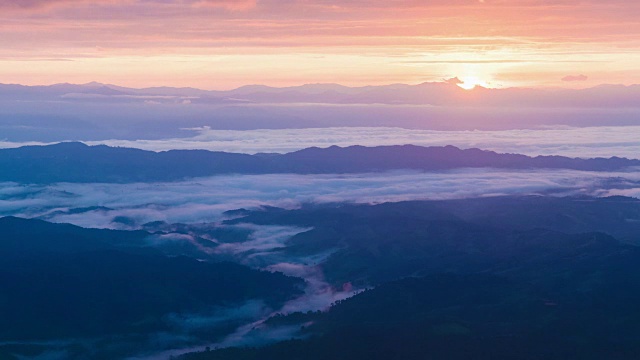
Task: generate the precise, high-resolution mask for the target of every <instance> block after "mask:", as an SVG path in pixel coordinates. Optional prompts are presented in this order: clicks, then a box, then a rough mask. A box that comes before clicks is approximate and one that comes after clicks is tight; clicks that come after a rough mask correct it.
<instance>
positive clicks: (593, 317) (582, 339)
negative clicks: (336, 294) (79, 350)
mask: <svg viewBox="0 0 640 360" xmlns="http://www.w3.org/2000/svg"><path fill="white" fill-rule="evenodd" d="M245 215H246V216H245V217H244V218H242V219H234V220H231V221H229V223H235V222H238V223H256V224H271V225H278V224H279V225H282V224H297V225H298V226H308V227H313V229H312V230H310V231H308V232H305V233H301V234H299V235H296V236H295V237H294V238H292V239H291V240H290V241H289V243H288V251H291V252H293V253H296V254H298V255H300V254H305V252H307V251H308V252H314V251H319V250H322V249H324V250H325V251H326V250H328V249H332V250H333V252H332V253H331V255H330V256H329V258H328V260H327V261H326V262H324V263H323V264H322V265H321V267H322V269H323V271H324V273H325V275H326V276H327V278H328V279H329V280H330V281H332V283H334V284H335V286H340V285H342V286H345V285H346V284H349V285H354V286H355V285H365V286H366V287H367V288H368V289H369V290H366V291H364V292H361V293H359V294H357V295H355V296H354V297H352V298H349V299H346V300H343V301H338V302H337V303H335V304H334V305H333V306H332V307H331V308H330V309H329V311H327V312H307V313H294V314H288V315H287V314H283V315H276V316H274V317H271V318H270V319H269V320H267V321H266V322H265V324H266V326H268V327H269V328H270V329H271V330H272V331H274V332H277V331H278V329H280V328H291V327H295V328H297V329H298V334H297V338H298V339H297V340H288V341H282V342H280V343H276V344H272V345H268V346H264V347H250V346H249V347H237V348H228V349H221V350H216V349H214V350H210V351H204V352H197V353H192V354H187V355H185V356H183V357H182V359H185V360H205V359H208V360H240V359H242V360H253V359H261V360H294V359H311V360H316V359H317V360H320V359H349V360H359V359H381V360H383V359H384V360H387V359H392V360H393V359H398V360H400V359H403V360H407V359H408V360H413V359H416V360H418V359H430V360H431V359H433V360H442V359H456V360H458V359H459V360H467V359H479V360H485V359H487V360H489V359H491V360H493V359H505V360H506V359H532V360H533V359H552V360H560V359H588V360H596V359H603V358H606V359H618V360H622V359H624V360H630V359H635V358H636V354H637V352H638V351H640V346H639V344H640V311H639V310H638V309H637V306H636V304H637V303H638V301H640V271H638V270H640V248H639V247H638V246H637V245H630V244H627V243H623V242H621V241H619V240H618V239H616V238H614V237H612V236H610V235H609V234H605V233H603V232H587V231H591V230H600V231H602V230H606V229H609V230H613V231H616V232H618V233H624V234H627V235H631V237H632V238H633V237H635V239H638V235H639V234H640V228H638V224H637V223H636V221H637V219H640V201H639V200H637V199H631V198H620V197H614V198H603V199H596V198H586V197H568V198H547V197H503V198H495V199H470V200H455V201H424V202H403V203H388V204H380V205H353V204H333V205H308V206H306V207H303V208H301V209H297V210H284V209H276V208H268V209H264V210H262V211H255V212H250V213H246V214H245ZM569 217H571V218H569ZM553 219H556V220H558V221H550V220H553ZM562 219H565V221H564V222H565V223H566V226H564V227H565V229H566V230H568V231H569V230H570V231H571V232H561V231H557V230H555V229H557V228H559V227H563V225H562V224H561V223H562V222H563V221H562ZM593 219H601V220H602V221H600V222H599V221H593ZM616 227H617V229H616ZM261 331H266V330H264V329H262V330H261Z"/></svg>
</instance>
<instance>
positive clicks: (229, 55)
mask: <svg viewBox="0 0 640 360" xmlns="http://www.w3.org/2000/svg"><path fill="white" fill-rule="evenodd" d="M639 19H640V1H638V0H608V1H602V0H555V1H554V0H422V1H419V0H366V1H365V0H342V1H338V0H0V83H20V84H28V85H34V84H52V83H60V82H71V83H85V82H90V81H99V82H105V83H112V84H119V85H124V86H132V87H145V86H192V87H199V88H204V89H230V88H234V87H238V86H242V85H246V84H266V85H272V86H286V85H299V84H304V83H317V82H323V83H324V82H335V83H341V84H344V85H376V84H387V83H397V82H401V83H409V84H415V83H420V82H425V81H441V80H443V79H447V78H451V77H456V76H457V77H459V78H460V79H462V80H463V81H465V82H467V85H469V86H472V85H474V84H480V85H483V86H488V87H510V86H560V87H590V86H595V85H598V84H604V83H607V84H635V83H640V20H639Z"/></svg>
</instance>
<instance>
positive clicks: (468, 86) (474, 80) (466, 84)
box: [458, 76, 488, 90]
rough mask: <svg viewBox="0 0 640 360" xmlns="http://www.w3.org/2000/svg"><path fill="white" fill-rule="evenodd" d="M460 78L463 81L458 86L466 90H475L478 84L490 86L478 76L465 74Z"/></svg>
mask: <svg viewBox="0 0 640 360" xmlns="http://www.w3.org/2000/svg"><path fill="white" fill-rule="evenodd" d="M460 80H461V81H462V82H461V83H459V84H458V86H460V87H461V88H463V89H465V90H473V89H474V88H475V87H476V86H482V87H488V85H487V83H486V82H485V81H483V80H481V79H479V78H478V77H477V76H464V77H462V78H461V79H460Z"/></svg>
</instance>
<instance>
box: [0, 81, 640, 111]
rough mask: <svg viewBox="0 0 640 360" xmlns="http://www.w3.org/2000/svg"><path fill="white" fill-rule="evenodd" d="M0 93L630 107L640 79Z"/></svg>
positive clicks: (7, 95)
mask: <svg viewBox="0 0 640 360" xmlns="http://www.w3.org/2000/svg"><path fill="white" fill-rule="evenodd" d="M0 98H1V99H3V100H22V101H45V100H46V101H55V100H57V101H60V100H65V101H77V102H87V101H89V102H145V101H146V102H157V103H176V102H187V103H201V104H246V103H255V104H267V103H277V104H290V103H315V104H323V103H324V104H398V105H436V106H460V105H465V106H498V107H500V106H518V107H588V108H609V107H617V108H620V107H623V108H624V107H631V108H637V107H638V104H640V85H631V86H624V85H601V86H597V87H594V88H589V89H579V90H576V89H529V88H504V89H490V88H483V87H476V88H474V89H473V90H464V89H462V88H460V87H459V86H457V85H456V81H455V80H454V81H446V82H425V83H421V84H417V85H407V84H391V85H381V86H364V87H347V86H342V85H338V84H307V85H302V86H294V87H284V88H275V87H269V86H264V85H249V86H243V87H240V88H237V89H234V90H228V91H213V90H201V89H195V88H174V87H151V88H144V89H134V88H127V87H122V86H116V85H109V84H102V83H96V82H92V83H88V84H81V85H77V84H55V85H49V86H24V85H15V84H0Z"/></svg>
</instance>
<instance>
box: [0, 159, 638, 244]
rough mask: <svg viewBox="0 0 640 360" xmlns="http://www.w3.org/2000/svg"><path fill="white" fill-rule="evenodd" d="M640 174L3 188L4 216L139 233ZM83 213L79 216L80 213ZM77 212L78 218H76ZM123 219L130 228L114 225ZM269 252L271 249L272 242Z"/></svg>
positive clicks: (495, 173) (626, 184) (600, 182)
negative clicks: (156, 226) (332, 205)
mask: <svg viewBox="0 0 640 360" xmlns="http://www.w3.org/2000/svg"><path fill="white" fill-rule="evenodd" d="M639 181H640V172H621V173H592V172H580V171H568V170H560V171H557V170H554V171H548V170H539V171H500V170H485V169H475V170H457V171H447V172H434V173H418V172H392V173H376V174H359V175H317V176H316V175H313V176H312V175H286V174H284V175H241V176H218V177H211V178H201V179H197V180H193V181H187V182H176V183H159V184H124V185H121V184H57V185H52V186H46V187H42V186H35V185H19V184H13V183H4V184H2V186H1V187H0V215H17V216H22V217H40V218H43V219H46V220H50V221H54V222H67V223H73V224H76V225H80V226H84V227H98V228H123V229H131V228H137V227H139V226H141V225H142V224H144V223H147V222H151V221H166V222H169V223H176V222H182V223H199V222H216V221H220V220H221V219H223V218H224V216H223V212H224V211H226V210H231V209H238V208H256V207H259V206H263V205H271V206H279V207H285V208H295V207H297V206H299V205H300V204H303V203H308V202H320V203H322V202H342V201H347V202H361V203H380V202H386V201H403V200H416V199H452V198H466V197H477V196H493V195H508V194H535V193H559V194H589V195H607V194H612V193H620V192H624V193H625V194H627V195H633V196H638V195H640V194H639V193H638V189H639V188H640V185H638V182H639ZM79 208H80V209H81V211H78V209H79ZM73 209H76V210H75V211H71V210H73ZM116 217H121V219H127V221H115V222H114V219H116ZM264 245H265V246H267V247H269V246H272V243H271V242H269V241H267V242H266V243H265V244H264Z"/></svg>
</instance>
